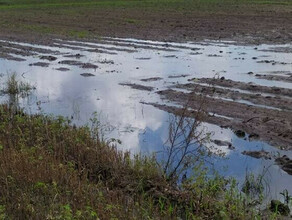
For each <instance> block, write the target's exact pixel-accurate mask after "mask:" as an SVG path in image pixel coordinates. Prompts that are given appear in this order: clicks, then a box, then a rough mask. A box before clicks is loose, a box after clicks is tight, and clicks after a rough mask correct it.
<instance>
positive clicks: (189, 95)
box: [147, 78, 292, 150]
mask: <svg viewBox="0 0 292 220" xmlns="http://www.w3.org/2000/svg"><path fill="white" fill-rule="evenodd" d="M199 83H208V84H211V85H213V86H207V85H200V84H199ZM216 86H221V87H219V88H218V87H216ZM176 88H180V89H185V90H186V91H185V92H184V91H181V90H179V91H177V90H176ZM231 88H232V89H240V91H236V90H232V89H231ZM157 93H158V94H160V96H161V98H162V99H164V100H165V101H167V102H170V103H171V105H165V104H158V103H147V104H151V105H153V106H155V107H157V108H160V109H162V110H165V111H168V112H171V113H175V114H177V113H179V112H180V111H181V109H182V107H183V106H185V105H186V103H187V106H188V108H189V116H190V117H195V116H196V115H197V114H195V113H196V112H197V110H198V109H204V111H205V112H206V113H207V114H205V115H203V116H202V117H201V120H203V121H206V122H208V123H212V124H216V125H219V126H221V127H229V128H231V129H233V130H234V131H242V133H243V135H242V137H243V138H249V139H259V140H262V141H265V142H268V143H270V144H271V145H273V146H275V147H278V148H280V149H286V150H291V149H292V108H291V106H292V105H291V104H292V99H291V97H292V96H291V94H292V89H284V88H277V87H266V86H259V85H253V84H250V83H243V82H235V81H232V80H225V79H209V78H202V79H196V80H195V82H194V83H189V84H184V85H175V86H170V88H169V89H167V90H163V91H159V92H157ZM267 93H268V94H267ZM241 100H244V101H248V102H247V103H245V102H242V101H241ZM173 104H178V105H179V106H182V107H179V106H173ZM235 133H236V132H235ZM245 133H247V134H248V136H246V135H245Z"/></svg>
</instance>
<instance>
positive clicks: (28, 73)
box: [0, 38, 292, 198]
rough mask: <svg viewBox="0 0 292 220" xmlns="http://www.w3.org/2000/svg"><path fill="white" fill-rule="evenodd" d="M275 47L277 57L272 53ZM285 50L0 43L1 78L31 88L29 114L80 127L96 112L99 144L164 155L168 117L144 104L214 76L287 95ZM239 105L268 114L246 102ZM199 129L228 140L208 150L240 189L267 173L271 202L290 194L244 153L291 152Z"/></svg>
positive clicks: (275, 169)
mask: <svg viewBox="0 0 292 220" xmlns="http://www.w3.org/2000/svg"><path fill="white" fill-rule="evenodd" d="M277 47H279V48H281V50H279V51H277ZM291 47H292V45H280V46H274V45H273V46H269V45H260V46H256V47H255V46H240V45H234V44H233V43H232V42H224V43H222V42H221V43H220V42H203V43H196V44H195V43H184V44H179V43H165V42H151V41H141V40H134V39H113V38H104V39H100V40H97V41H92V42H77V41H63V40H58V39H56V40H54V42H53V43H50V45H31V44H28V43H20V42H7V41H0V68H1V69H0V71H1V72H0V73H1V82H2V87H3V86H4V82H5V80H6V78H7V75H8V74H11V73H13V72H15V73H16V74H17V76H18V78H19V79H21V80H23V81H27V82H29V83H31V84H33V85H35V87H36V90H35V91H34V92H33V93H32V94H31V95H30V96H29V97H27V98H23V99H20V105H21V106H22V107H24V108H25V110H26V111H27V112H28V113H39V112H42V113H45V114H54V115H64V116H68V117H69V118H71V119H72V121H73V123H75V124H77V125H82V124H84V123H88V121H89V119H90V118H92V114H93V113H94V112H96V117H98V118H99V120H100V121H101V124H102V126H101V128H102V130H103V133H104V135H105V138H110V137H114V138H117V139H119V140H121V144H119V147H120V148H122V149H125V150H130V151H132V152H133V153H137V152H143V153H152V152H156V151H159V150H161V149H162V146H163V143H164V142H165V141H166V139H167V135H168V121H169V113H167V112H165V111H162V110H159V109H158V108H155V107H154V106H151V105H145V104H142V103H149V102H151V103H164V102H165V101H164V100H161V99H160V96H159V95H158V94H157V93H156V92H157V91H160V90H165V89H167V88H169V87H170V86H173V85H176V84H178V83H181V84H183V83H188V80H189V79H193V78H213V77H224V78H225V79H230V80H233V81H238V82H245V83H249V82H252V83H254V84H258V85H261V86H276V87H280V88H286V89H292V83H291V73H292V65H291V62H292V56H291V54H289V53H288V52H287V51H289V49H290V50H291ZM271 48H272V49H271ZM283 48H284V49H283ZM285 48H287V49H286V50H285ZM269 75H271V77H269ZM286 77H287V78H286ZM289 77H290V78H289ZM131 85H132V86H131ZM133 85H135V86H133ZM231 89H232V88H231ZM285 99H291V97H289V96H285ZM7 100H8V97H7V96H2V97H1V101H2V102H3V101H7ZM237 101H240V100H237ZM241 103H244V104H246V105H255V106H257V107H260V108H272V107H271V106H265V105H256V104H255V103H252V102H247V101H244V100H243V101H241ZM166 104H168V105H173V103H166ZM227 107H228V106H227ZM274 107H275V106H274ZM274 107H273V108H274ZM287 109H289V108H287ZM202 129H205V130H206V132H211V133H212V137H211V139H212V140H222V141H228V142H230V143H231V144H232V146H233V147H232V148H230V147H228V146H219V145H216V144H215V143H213V142H211V143H209V144H208V146H207V147H209V148H210V149H213V151H214V152H216V153H218V151H219V152H221V153H224V154H225V155H226V157H225V158H224V159H223V158H221V157H218V156H213V157H211V158H210V162H211V164H213V165H214V167H216V169H217V170H219V171H220V172H221V173H222V174H224V175H230V176H234V177H236V178H237V179H238V180H239V181H240V182H241V183H242V181H243V179H244V177H245V175H246V172H247V171H252V172H254V173H258V174H262V173H263V170H266V169H267V170H268V172H266V175H265V179H266V181H267V183H268V185H269V195H270V196H271V197H273V198H275V197H278V198H279V192H281V191H283V190H284V189H288V190H289V192H290V194H291V193H292V185H291V182H292V176H290V175H288V174H287V173H286V172H284V171H283V170H281V169H280V167H279V166H277V165H275V162H274V160H273V159H272V160H266V159H256V158H253V157H249V156H246V155H243V154H242V152H243V151H248V150H251V151H259V150H262V149H263V150H265V151H269V152H271V153H272V154H273V155H278V154H280V155H284V154H286V155H288V156H290V158H292V153H291V151H283V150H279V149H278V148H275V147H273V146H271V145H269V144H267V143H265V142H262V141H257V140H251V141H249V140H248V139H245V138H239V137H237V136H236V135H235V134H234V133H233V132H232V131H231V130H230V129H228V128H221V127H219V126H217V125H212V124H209V123H203V125H202ZM211 166H212V165H211Z"/></svg>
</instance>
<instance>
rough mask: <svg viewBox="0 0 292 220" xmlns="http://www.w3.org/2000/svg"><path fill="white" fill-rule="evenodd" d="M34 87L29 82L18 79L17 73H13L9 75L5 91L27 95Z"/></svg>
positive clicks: (11, 93) (6, 92) (10, 93)
mask: <svg viewBox="0 0 292 220" xmlns="http://www.w3.org/2000/svg"><path fill="white" fill-rule="evenodd" d="M34 89H35V87H34V86H32V85H30V84H29V83H27V82H23V81H19V80H17V77H16V73H12V74H11V75H8V79H7V82H6V86H5V88H4V90H3V92H4V93H5V94H9V95H21V96H27V95H29V93H30V91H31V90H34Z"/></svg>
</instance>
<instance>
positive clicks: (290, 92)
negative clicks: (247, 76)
mask: <svg viewBox="0 0 292 220" xmlns="http://www.w3.org/2000/svg"><path fill="white" fill-rule="evenodd" d="M189 81H191V82H194V83H205V84H208V85H210V86H221V87H225V88H231V89H241V90H245V91H250V92H257V93H269V94H272V95H282V96H288V97H292V89H286V88H279V87H268V86H260V85H256V84H253V83H244V82H236V81H233V80H230V79H225V78H224V77H221V78H219V79H215V78H200V79H198V78H193V79H191V80H189Z"/></svg>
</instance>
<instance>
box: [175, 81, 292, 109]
mask: <svg viewBox="0 0 292 220" xmlns="http://www.w3.org/2000/svg"><path fill="white" fill-rule="evenodd" d="M170 88H179V89H185V90H188V91H191V92H195V93H199V94H204V95H208V96H212V97H214V98H224V99H229V100H231V101H237V102H242V101H243V100H245V101H248V102H246V104H250V105H256V106H258V107H261V105H262V107H266V108H269V107H272V108H276V109H284V110H290V111H292V99H291V98H288V97H285V96H279V95H277V96H271V95H264V94H262V92H258V93H244V92H240V91H236V90H231V89H228V88H221V87H214V86H208V85H200V84H197V83H187V84H177V85H174V86H171V87H170ZM233 88H234V87H233ZM258 89H259V91H261V89H262V87H260V86H259V88H258ZM264 89H265V88H264ZM279 89H280V88H279ZM273 91H274V90H273Z"/></svg>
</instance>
